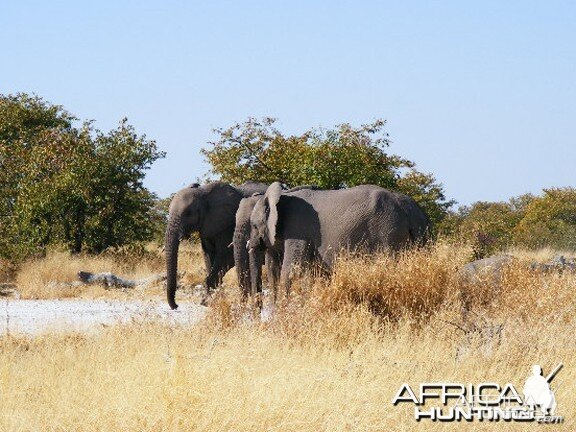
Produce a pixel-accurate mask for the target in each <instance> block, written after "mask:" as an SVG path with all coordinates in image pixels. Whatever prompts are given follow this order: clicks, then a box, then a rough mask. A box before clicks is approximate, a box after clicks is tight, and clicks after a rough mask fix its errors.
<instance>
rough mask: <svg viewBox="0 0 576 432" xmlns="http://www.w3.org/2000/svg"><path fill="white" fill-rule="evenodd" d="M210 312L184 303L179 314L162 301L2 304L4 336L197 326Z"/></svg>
mask: <svg viewBox="0 0 576 432" xmlns="http://www.w3.org/2000/svg"><path fill="white" fill-rule="evenodd" d="M205 313H206V308H205V307H204V306H200V305H197V304H194V303H184V302H182V303H181V304H180V306H179V308H178V310H177V311H172V310H170V308H169V307H168V305H167V304H166V303H161V302H158V301H149V302H145V301H134V300H130V301H120V300H78V299H70V300H14V299H8V300H7V299H1V300H0V336H3V335H6V334H16V333H25V334H41V333H45V332H51V331H66V332H69V331H79V332H87V331H96V330H98V329H101V328H103V327H105V326H109V325H113V324H118V323H129V322H132V321H145V320H154V321H162V322H165V323H167V324H169V325H181V324H194V323H196V322H198V321H200V320H201V319H202V318H203V317H204V315H205Z"/></svg>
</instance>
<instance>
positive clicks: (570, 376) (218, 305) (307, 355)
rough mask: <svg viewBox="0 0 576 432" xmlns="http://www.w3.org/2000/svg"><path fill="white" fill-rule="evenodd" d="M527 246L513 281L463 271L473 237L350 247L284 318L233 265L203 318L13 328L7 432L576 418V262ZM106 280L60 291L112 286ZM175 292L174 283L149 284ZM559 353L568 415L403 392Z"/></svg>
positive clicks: (3, 384) (31, 275)
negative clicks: (449, 412) (18, 331)
mask: <svg viewBox="0 0 576 432" xmlns="http://www.w3.org/2000/svg"><path fill="white" fill-rule="evenodd" d="M512 253H513V254H514V255H515V256H516V257H517V258H516V259H515V260H514V261H512V262H511V263H510V264H509V265H508V266H507V267H506V268H505V269H504V270H503V271H502V273H501V274H499V275H498V277H497V278H495V277H494V276H493V275H491V274H487V275H484V276H482V277H480V279H478V280H475V281H473V282H470V281H465V280H464V279H463V278H462V276H461V274H460V273H459V269H460V268H461V267H462V265H463V264H464V263H466V262H467V261H469V260H470V257H471V249H470V248H469V247H466V246H459V245H450V244H444V243H441V242H440V243H437V244H436V245H434V246H430V247H428V248H425V249H421V250H415V251H410V252H406V253H404V254H402V255H401V256H398V257H396V258H391V257H388V256H385V255H381V256H359V255H357V256H343V257H341V258H340V259H339V260H338V262H337V265H336V270H335V273H334V275H333V276H332V277H331V278H321V277H311V276H303V277H302V278H300V279H299V280H298V281H297V282H296V283H295V286H294V289H293V294H292V296H291V298H290V299H289V300H288V301H286V299H282V300H281V301H280V302H279V305H278V306H277V308H276V310H275V313H274V314H273V316H272V318H271V319H269V320H268V321H261V320H260V319H256V318H255V316H257V314H256V313H255V312H254V311H253V310H251V309H250V308H249V307H248V306H242V305H241V304H240V302H239V293H238V291H237V289H236V288H234V284H233V280H234V279H233V274H229V275H228V276H227V278H229V279H228V280H229V283H228V284H227V286H226V287H225V288H224V289H222V290H220V291H219V292H218V293H217V294H216V296H215V298H214V300H213V302H212V305H211V308H210V310H209V312H208V315H207V317H206V319H205V320H204V321H203V322H202V323H200V324H198V325H194V326H180V327H174V326H167V325H163V324H158V323H150V322H148V321H142V322H133V323H131V324H129V325H118V326H112V327H107V328H105V329H103V330H102V331H100V332H98V333H96V334H90V335H86V334H75V333H72V334H63V333H58V334H43V335H40V336H34V337H28V336H18V335H11V336H4V337H2V338H1V339H0V430H2V431H38V430H42V431H191V430H199V431H229V430H230V431H255V430H266V431H299V432H303V431H403V430H405V431H408V430H426V431H428V430H446V429H448V430H452V429H462V428H466V429H470V430H498V431H508V430H518V431H520V430H532V429H534V430H538V429H541V428H547V429H548V428H549V429H552V428H553V429H554V430H574V425H576V408H575V407H576V396H575V395H576V389H575V388H574V387H575V382H576V367H575V365H574V352H575V349H576V342H575V341H574V334H575V333H576V318H575V312H576V311H575V309H576V300H575V296H574V294H575V292H576V275H574V274H572V273H569V272H564V273H559V272H550V273H547V274H544V273H542V272H536V271H532V270H531V269H530V266H529V262H530V261H531V260H532V259H534V257H538V258H539V259H548V258H549V256H550V255H552V254H553V253H554V252H553V251H541V252H539V253H538V254H539V255H536V254H534V253H529V252H526V251H520V250H516V251H512ZM195 254H196V255H195ZM90 260H91V261H90ZM181 262H182V264H183V265H184V270H185V271H186V274H185V275H184V280H183V284H184V285H193V284H195V283H197V282H199V279H200V278H201V275H202V265H201V260H200V257H199V256H198V254H197V252H194V250H193V249H189V250H187V251H185V252H184V254H183V255H182V256H181ZM98 265H100V267H98ZM89 266H92V267H90V268H87V267H89ZM161 267H162V262H161V259H156V258H155V257H154V253H152V252H150V255H146V256H144V257H140V258H134V260H132V261H130V260H128V259H122V260H119V259H115V258H114V257H111V256H109V257H106V256H103V257H100V258H98V259H96V260H94V259H90V258H84V257H78V258H70V257H68V256H65V255H63V254H53V255H48V256H47V257H46V258H45V259H42V260H36V261H30V262H28V263H27V264H25V265H24V266H22V267H21V268H20V269H19V272H18V274H17V276H16V281H17V284H18V286H19V288H20V289H21V292H22V295H23V296H24V297H30V298H36V297H39V298H40V297H45V296H50V295H54V293H52V294H50V293H49V294H46V292H45V291H44V287H45V286H46V283H47V282H48V281H52V280H59V281H62V282H65V281H69V280H73V279H74V277H75V272H76V271H78V270H80V269H82V270H91V271H113V272H117V273H120V274H123V275H125V276H134V277H136V276H139V275H145V274H149V273H150V272H157V271H161ZM99 289H100V290H101V291H97V290H98V288H93V287H91V288H82V289H81V290H80V291H76V292H66V293H57V294H58V295H62V296H84V297H94V296H105V295H108V294H109V291H105V290H104V289H103V288H99ZM82 290H84V291H82ZM89 290H93V291H89ZM161 294H162V292H161V286H160V285H159V286H157V287H154V288H151V291H150V292H149V293H143V292H142V293H140V294H139V295H151V296H156V295H158V296H160V295H161ZM114 295H115V296H117V297H119V298H121V297H122V296H126V297H128V296H134V295H137V294H134V293H132V292H128V291H125V292H117V291H115V292H114ZM178 296H179V298H180V297H182V293H180V292H179V294H178ZM189 301H190V300H189ZM464 306H465V307H464ZM559 362H563V363H564V369H563V370H562V371H561V372H560V373H559V375H558V376H557V378H556V379H555V380H554V382H553V388H554V389H555V390H556V398H557V401H558V409H557V414H559V415H563V416H564V417H565V423H564V424H562V425H553V426H544V425H538V424H535V423H513V422H512V423H511V422H499V423H489V422H483V423H479V422H478V421H475V422H474V423H471V424H453V423H432V422H429V421H424V422H420V423H417V422H416V421H415V420H414V419H413V407H412V406H411V405H408V404H400V405H398V406H393V405H392V403H391V401H392V399H393V397H394V395H395V394H396V392H397V391H398V389H399V387H400V385H401V384H402V383H403V382H408V383H410V384H411V385H412V386H413V387H416V386H417V385H418V384H419V383H421V382H444V381H452V382H462V383H468V382H471V383H479V382H498V383H501V384H502V385H503V384H505V383H507V382H511V383H514V384H515V385H516V387H517V388H518V389H521V388H522V385H523V383H524V380H525V379H526V378H527V377H528V375H529V374H530V370H531V367H532V365H533V364H541V365H542V367H543V369H544V371H545V373H547V372H549V371H550V370H551V369H552V368H553V367H554V366H556V364H557V363H559Z"/></svg>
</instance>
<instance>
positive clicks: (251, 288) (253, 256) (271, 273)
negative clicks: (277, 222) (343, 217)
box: [233, 185, 319, 298]
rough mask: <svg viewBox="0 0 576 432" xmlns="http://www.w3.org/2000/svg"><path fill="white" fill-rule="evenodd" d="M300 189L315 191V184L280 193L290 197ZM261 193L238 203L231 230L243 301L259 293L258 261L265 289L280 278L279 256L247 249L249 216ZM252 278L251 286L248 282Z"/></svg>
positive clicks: (260, 276) (273, 284)
mask: <svg viewBox="0 0 576 432" xmlns="http://www.w3.org/2000/svg"><path fill="white" fill-rule="evenodd" d="M302 189H313V190H318V189H319V187H318V186H315V185H305V186H298V187H295V188H292V189H289V190H283V191H282V193H285V194H290V193H292V192H296V191H299V190H302ZM262 195H263V194H262V193H255V194H254V195H252V196H251V197H247V198H243V199H242V201H240V205H239V207H238V211H237V212H236V227H235V228H234V240H233V245H234V265H235V266H236V272H237V275H238V285H239V286H240V288H241V289H242V293H243V295H244V298H246V297H247V296H248V295H249V294H251V295H253V296H254V295H256V294H258V293H260V292H262V283H261V281H262V262H265V265H266V269H267V273H268V286H269V288H273V292H274V293H275V292H276V291H275V287H276V285H277V283H278V281H279V279H280V265H281V264H282V256H281V255H279V254H278V252H277V251H274V250H272V249H269V250H266V251H264V250H260V249H256V248H249V243H250V215H251V214H252V211H253V210H254V206H255V205H256V203H257V202H258V201H259V200H260V199H261V198H262ZM253 278H254V283H252V279H253Z"/></svg>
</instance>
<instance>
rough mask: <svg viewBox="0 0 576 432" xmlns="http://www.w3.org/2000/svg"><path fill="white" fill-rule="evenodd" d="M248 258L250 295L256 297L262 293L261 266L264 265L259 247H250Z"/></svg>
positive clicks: (262, 252)
mask: <svg viewBox="0 0 576 432" xmlns="http://www.w3.org/2000/svg"><path fill="white" fill-rule="evenodd" d="M249 257H250V281H251V285H252V295H256V294H258V293H261V292H262V265H263V264H264V251H263V250H262V249H261V248H259V247H251V248H250V251H249Z"/></svg>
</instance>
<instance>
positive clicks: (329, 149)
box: [202, 118, 453, 222]
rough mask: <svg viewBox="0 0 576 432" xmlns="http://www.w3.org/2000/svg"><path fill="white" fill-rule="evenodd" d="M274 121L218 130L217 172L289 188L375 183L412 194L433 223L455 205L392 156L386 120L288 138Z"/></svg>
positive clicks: (209, 152)
mask: <svg viewBox="0 0 576 432" xmlns="http://www.w3.org/2000/svg"><path fill="white" fill-rule="evenodd" d="M274 123H275V119H272V118H265V119H263V120H261V121H259V120H256V119H253V118H250V119H248V120H247V121H246V122H244V123H237V124H235V125H233V126H231V127H229V128H220V129H216V130H215V133H216V134H217V135H218V140H216V141H215V142H212V143H210V144H211V148H209V149H204V150H202V152H203V154H204V155H205V157H206V159H207V161H208V162H209V163H210V165H211V166H212V173H213V174H215V175H217V176H219V177H220V178H221V179H222V180H223V181H227V182H231V183H243V182H245V181H262V182H267V183H270V182H274V181H280V182H282V183H284V184H285V185H287V186H289V187H293V186H297V185H303V184H315V185H317V186H320V187H322V188H326V189H336V188H342V187H351V186H356V185H359V184H375V185H379V186H382V187H385V188H388V189H391V190H397V191H401V192H404V193H407V194H409V195H412V196H413V197H414V199H416V201H417V202H418V203H419V204H421V205H422V207H423V208H424V209H425V211H426V212H427V213H428V215H429V217H430V218H431V220H432V221H433V222H437V221H439V220H441V219H442V217H443V216H444V214H445V213H446V210H447V208H448V207H450V206H451V205H452V203H453V202H452V201H447V200H446V198H445V196H444V191H443V187H442V185H441V184H439V183H438V182H437V181H436V180H435V179H434V177H433V176H432V175H430V174H423V173H420V172H418V171H416V169H415V168H414V167H415V165H414V163H413V162H412V161H410V160H408V159H405V158H402V157H400V156H397V155H394V154H390V153H388V152H387V149H388V147H389V145H390V141H389V138H388V134H387V133H386V132H385V130H384V127H385V124H386V123H385V121H384V120H376V121H375V122H373V123H370V124H366V125H362V126H360V127H357V128H355V127H352V126H351V125H350V124H347V123H344V124H341V125H339V126H337V127H336V128H334V129H328V130H324V129H311V130H309V131H306V132H305V133H303V134H302V135H297V136H296V135H291V136H285V135H283V134H282V133H281V132H280V131H279V130H278V129H276V128H275V127H274ZM402 173H404V175H402Z"/></svg>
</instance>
